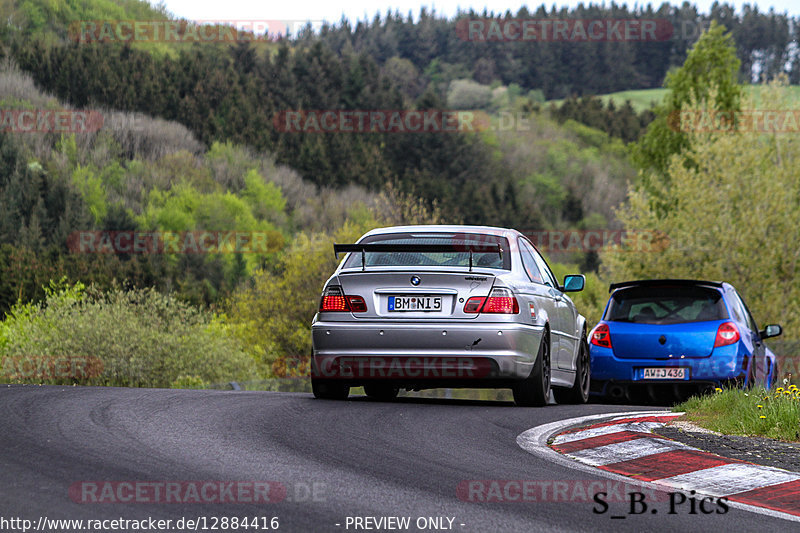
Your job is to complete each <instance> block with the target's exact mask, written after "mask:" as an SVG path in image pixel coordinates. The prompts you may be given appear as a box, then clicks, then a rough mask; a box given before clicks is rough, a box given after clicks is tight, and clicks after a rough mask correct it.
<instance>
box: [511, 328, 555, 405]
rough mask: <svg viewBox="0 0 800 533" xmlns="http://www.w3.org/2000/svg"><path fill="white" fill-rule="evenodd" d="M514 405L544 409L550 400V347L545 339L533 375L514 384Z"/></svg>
mask: <svg viewBox="0 0 800 533" xmlns="http://www.w3.org/2000/svg"><path fill="white" fill-rule="evenodd" d="M511 391H512V392H513V393H514V403H516V404H517V405H518V406H520V407H543V406H545V405H547V401H548V400H549V399H550V345H549V344H548V342H547V338H546V337H543V338H542V342H541V344H540V345H539V353H538V354H537V356H536V362H535V363H534V364H533V370H531V375H530V376H528V377H527V378H525V379H524V380H522V381H520V382H519V383H516V384H514V386H513V387H512V388H511Z"/></svg>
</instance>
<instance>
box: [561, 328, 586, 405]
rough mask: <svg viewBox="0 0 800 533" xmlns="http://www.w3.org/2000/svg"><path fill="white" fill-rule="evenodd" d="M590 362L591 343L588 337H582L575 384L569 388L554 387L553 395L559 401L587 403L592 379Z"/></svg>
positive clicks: (576, 364)
mask: <svg viewBox="0 0 800 533" xmlns="http://www.w3.org/2000/svg"><path fill="white" fill-rule="evenodd" d="M591 373H592V370H591V366H590V364H589V344H588V343H587V342H586V337H583V338H582V339H581V346H580V348H579V349H578V359H577V360H576V361H575V384H574V385H572V387H570V388H569V389H559V388H554V389H553V396H554V397H555V399H556V401H557V402H558V403H586V402H587V401H588V400H589V384H590V381H591Z"/></svg>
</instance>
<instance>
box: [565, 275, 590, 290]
mask: <svg viewBox="0 0 800 533" xmlns="http://www.w3.org/2000/svg"><path fill="white" fill-rule="evenodd" d="M585 285H586V278H585V277H584V276H583V274H576V275H569V276H564V286H563V287H561V292H578V291H582V290H583V287H584V286H585Z"/></svg>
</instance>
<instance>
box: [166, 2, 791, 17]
mask: <svg viewBox="0 0 800 533" xmlns="http://www.w3.org/2000/svg"><path fill="white" fill-rule="evenodd" d="M154 3H155V2H154ZM554 3H555V4H556V5H558V6H560V5H568V6H575V5H577V4H578V3H580V2H579V1H578V0H559V1H558V2H546V3H545V5H547V6H551V5H552V4H554ZM586 3H588V2H584V4H586ZM609 3H610V2H609ZM618 3H619V4H622V3H627V4H628V5H629V6H633V5H634V2H623V1H622V0H618ZM639 3H640V4H644V5H646V2H639ZM670 3H672V4H676V5H680V4H681V2H677V1H672V2H670ZM691 3H693V4H695V5H697V6H698V7H699V9H700V10H701V11H703V12H708V10H709V8H710V6H711V4H712V3H713V0H699V1H697V2H691ZM728 3H732V4H733V5H735V6H736V8H737V10H740V9H741V6H742V5H743V4H744V3H745V2H742V1H738V0H737V1H734V2H728ZM747 3H749V4H751V5H753V4H756V5H758V7H759V10H761V11H769V8H770V7H774V8H775V11H777V12H779V13H783V12H787V13H789V14H790V15H800V2H798V0H763V1H758V2H752V1H751V2H747ZM164 4H165V5H166V6H167V9H168V10H169V11H171V12H172V13H174V14H175V15H177V16H179V17H182V18H186V19H192V20H201V19H204V20H232V19H256V20H327V21H329V22H337V21H338V20H339V19H340V18H341V17H342V14H344V15H345V16H346V17H347V18H348V19H349V20H351V21H353V20H358V19H364V18H365V17H366V18H370V19H371V18H372V17H373V16H374V15H375V13H376V11H380V13H381V14H383V13H385V12H386V10H387V9H389V8H391V9H392V11H394V10H395V9H397V10H399V11H400V13H402V14H403V15H406V14H408V12H409V11H410V12H411V13H412V14H413V15H414V17H415V18H416V16H417V14H419V10H420V7H421V6H423V5H424V6H428V7H431V6H433V7H435V9H436V12H437V13H439V14H444V15H447V16H448V17H451V16H453V15H454V14H455V13H456V11H457V10H458V8H459V7H461V8H462V9H469V8H470V7H472V8H473V9H474V10H475V11H483V9H484V7H488V8H489V9H491V10H493V11H494V12H495V13H502V12H505V11H506V10H507V9H510V10H511V12H512V13H514V12H516V11H517V10H518V9H519V7H520V6H522V5H526V4H527V5H528V7H529V8H532V9H535V8H536V7H538V6H539V5H541V4H542V2H531V3H526V2H521V1H520V0H517V1H513V0H478V1H473V0H438V1H436V2H430V1H427V0H390V2H387V3H383V2H375V1H374V0H338V1H337V0H294V1H285V2H275V1H274V0H273V1H270V2H264V3H261V2H254V1H253V0H222V1H219V0H166V1H165V2H164ZM652 4H653V6H654V7H656V6H659V5H661V2H652Z"/></svg>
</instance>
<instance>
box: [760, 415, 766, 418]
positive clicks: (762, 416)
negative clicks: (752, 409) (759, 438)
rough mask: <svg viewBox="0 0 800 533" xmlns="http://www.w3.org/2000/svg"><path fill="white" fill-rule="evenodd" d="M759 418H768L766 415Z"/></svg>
mask: <svg viewBox="0 0 800 533" xmlns="http://www.w3.org/2000/svg"><path fill="white" fill-rule="evenodd" d="M758 418H767V417H766V416H764V415H761V416H759V417H758Z"/></svg>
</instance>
